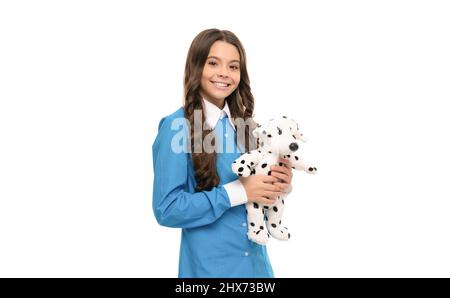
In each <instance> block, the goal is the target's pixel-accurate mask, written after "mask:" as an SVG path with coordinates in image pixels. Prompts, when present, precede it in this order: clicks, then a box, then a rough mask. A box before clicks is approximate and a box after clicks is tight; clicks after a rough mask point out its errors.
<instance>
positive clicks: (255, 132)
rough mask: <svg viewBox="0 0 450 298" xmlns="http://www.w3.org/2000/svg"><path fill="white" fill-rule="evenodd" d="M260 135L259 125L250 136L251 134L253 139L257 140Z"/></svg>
mask: <svg viewBox="0 0 450 298" xmlns="http://www.w3.org/2000/svg"><path fill="white" fill-rule="evenodd" d="M261 133H262V130H261V125H259V126H258V127H257V128H255V129H254V130H253V132H252V134H253V136H254V137H255V138H257V139H258V138H259V136H260V135H261Z"/></svg>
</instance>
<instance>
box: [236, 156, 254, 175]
mask: <svg viewBox="0 0 450 298" xmlns="http://www.w3.org/2000/svg"><path fill="white" fill-rule="evenodd" d="M231 169H232V170H233V172H234V173H235V174H236V175H238V176H239V177H248V176H250V175H251V174H252V173H253V172H254V170H253V169H252V168H251V167H250V166H249V165H247V164H246V163H245V160H242V161H240V162H238V161H234V162H233V164H232V166H231Z"/></svg>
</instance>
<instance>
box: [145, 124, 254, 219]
mask: <svg viewBox="0 0 450 298" xmlns="http://www.w3.org/2000/svg"><path fill="white" fill-rule="evenodd" d="M183 120H185V119H183ZM172 122H173V121H169V118H163V119H162V120H161V121H160V123H159V127H158V135H157V137H156V139H155V142H154V143H153V146H152V151H153V170H154V181H153V202H152V204H153V212H154V215H155V217H156V220H157V221H158V223H159V224H160V225H163V226H167V227H174V228H193V227H199V226H203V225H207V224H210V223H212V222H214V221H216V220H217V219H218V218H219V217H221V216H222V215H223V213H224V212H225V211H226V210H228V209H229V208H231V207H232V206H233V205H234V204H237V202H238V200H237V199H234V201H232V199H231V197H234V198H236V197H240V200H241V201H242V200H243V199H242V196H241V195H242V189H240V191H241V193H240V194H239V190H237V189H239V185H238V184H237V183H235V181H233V182H231V183H228V184H226V185H223V186H218V187H213V188H212V189H211V190H210V191H201V192H196V193H190V192H188V191H186V189H187V183H188V161H189V159H188V157H189V155H188V154H189V153H188V152H187V150H186V149H187V147H186V144H187V143H188V142H187V137H188V134H187V132H188V130H187V123H185V125H182V128H181V129H180V128H179V127H178V128H175V129H173V128H172V126H173V125H172ZM179 140H184V145H183V146H182V147H183V150H180V142H179ZM182 143H183V142H182ZM241 187H242V188H243V186H242V185H241ZM227 188H228V189H233V190H231V191H230V192H231V193H233V195H232V196H231V197H229V196H228V193H227V190H226V189H227ZM244 192H245V190H244ZM245 199H246V196H245Z"/></svg>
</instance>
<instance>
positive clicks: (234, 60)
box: [206, 56, 240, 63]
mask: <svg viewBox="0 0 450 298" xmlns="http://www.w3.org/2000/svg"><path fill="white" fill-rule="evenodd" d="M209 58H214V59H217V60H220V61H222V59H220V58H219V57H216V56H208V58H206V59H209ZM231 62H240V61H239V60H231V61H230V63H231Z"/></svg>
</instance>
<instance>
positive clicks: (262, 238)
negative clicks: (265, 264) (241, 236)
mask: <svg viewBox="0 0 450 298" xmlns="http://www.w3.org/2000/svg"><path fill="white" fill-rule="evenodd" d="M247 236H248V239H250V240H251V241H253V242H256V243H258V244H261V245H265V244H266V243H267V242H268V241H269V233H268V232H267V230H266V228H264V226H259V227H254V228H251V229H249V230H248V233H247Z"/></svg>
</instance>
